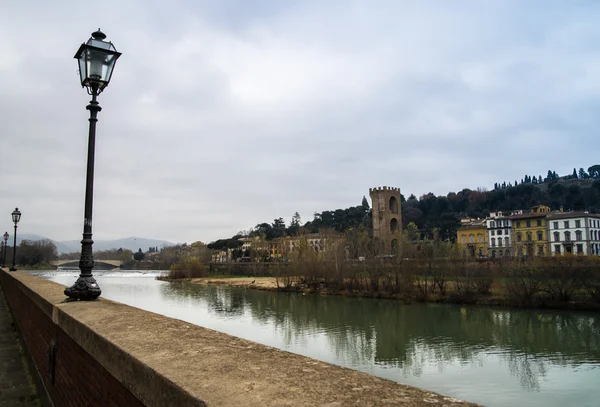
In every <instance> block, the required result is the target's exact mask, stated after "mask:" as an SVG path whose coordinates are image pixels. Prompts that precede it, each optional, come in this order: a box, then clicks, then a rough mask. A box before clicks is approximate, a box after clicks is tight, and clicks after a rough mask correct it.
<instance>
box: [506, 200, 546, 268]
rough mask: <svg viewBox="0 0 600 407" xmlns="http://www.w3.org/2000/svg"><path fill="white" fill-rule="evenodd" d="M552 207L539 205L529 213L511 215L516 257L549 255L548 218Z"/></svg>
mask: <svg viewBox="0 0 600 407" xmlns="http://www.w3.org/2000/svg"><path fill="white" fill-rule="evenodd" d="M549 213H550V207H549V206H546V205H538V206H534V207H533V208H531V210H530V211H529V213H522V214H520V215H511V216H509V217H508V218H509V219H510V220H511V221H512V239H513V255H514V256H528V257H533V256H545V255H547V254H549V251H548V250H549V247H548V243H549V241H548V228H547V219H546V216H547V215H548V214H549Z"/></svg>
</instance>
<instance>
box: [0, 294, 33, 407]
mask: <svg viewBox="0 0 600 407" xmlns="http://www.w3.org/2000/svg"><path fill="white" fill-rule="evenodd" d="M12 324H13V320H12V315H11V314H10V312H9V311H8V308H7V305H6V300H5V299H4V293H3V292H2V288H1V287H0V407H13V406H40V402H39V399H38V397H37V395H36V392H35V387H34V386H33V384H32V382H31V376H30V375H29V370H28V367H27V363H26V361H25V358H24V356H23V355H22V354H21V350H20V345H19V339H18V336H17V333H16V332H15V330H14V328H13V325H12Z"/></svg>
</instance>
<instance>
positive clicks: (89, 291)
mask: <svg viewBox="0 0 600 407" xmlns="http://www.w3.org/2000/svg"><path fill="white" fill-rule="evenodd" d="M100 294H102V290H101V289H100V286H99V285H98V283H96V279H94V277H92V276H79V278H78V279H77V281H76V282H75V284H73V285H72V286H71V287H69V288H65V295H66V296H67V297H69V298H67V302H70V301H78V300H79V301H94V300H96V299H98V297H99V296H100Z"/></svg>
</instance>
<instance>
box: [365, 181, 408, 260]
mask: <svg viewBox="0 0 600 407" xmlns="http://www.w3.org/2000/svg"><path fill="white" fill-rule="evenodd" d="M369 195H370V196H371V202H372V205H371V207H372V208H373V215H372V216H373V237H374V238H378V239H379V240H380V241H381V242H382V244H383V253H384V254H395V252H396V248H397V247H398V241H397V240H396V239H397V234H398V233H402V214H401V209H400V188H392V187H377V188H369Z"/></svg>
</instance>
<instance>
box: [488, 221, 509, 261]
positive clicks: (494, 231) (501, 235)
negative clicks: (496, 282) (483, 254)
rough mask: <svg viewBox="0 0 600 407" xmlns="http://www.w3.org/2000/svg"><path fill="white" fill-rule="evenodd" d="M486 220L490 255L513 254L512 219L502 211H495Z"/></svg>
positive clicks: (502, 255)
mask: <svg viewBox="0 0 600 407" xmlns="http://www.w3.org/2000/svg"><path fill="white" fill-rule="evenodd" d="M490 215H491V216H490V219H488V220H487V222H486V237H487V242H486V244H487V255H488V257H510V256H512V255H513V239H512V232H511V231H512V220H511V219H510V217H509V216H504V215H503V214H502V212H493V213H492V214H490Z"/></svg>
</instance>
